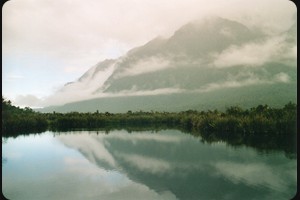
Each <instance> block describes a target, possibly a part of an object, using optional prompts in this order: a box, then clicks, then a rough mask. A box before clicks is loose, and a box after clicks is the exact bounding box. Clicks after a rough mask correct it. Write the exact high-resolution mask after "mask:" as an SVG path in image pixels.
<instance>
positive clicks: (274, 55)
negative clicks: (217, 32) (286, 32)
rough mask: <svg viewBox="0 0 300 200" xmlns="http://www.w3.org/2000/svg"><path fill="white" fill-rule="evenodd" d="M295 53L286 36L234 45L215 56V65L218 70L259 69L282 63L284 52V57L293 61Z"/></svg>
mask: <svg viewBox="0 0 300 200" xmlns="http://www.w3.org/2000/svg"><path fill="white" fill-rule="evenodd" d="M283 50H285V51H283ZM287 50H288V51H287ZM293 51H295V49H294V48H293V47H292V48H288V47H287V44H286V42H285V36H278V37H273V38H271V39H268V40H266V41H259V42H255V43H247V44H245V45H242V46H236V45H232V46H230V47H229V48H227V49H225V50H224V51H223V52H221V53H220V54H217V55H214V57H215V60H214V61H213V65H214V66H216V67H218V68H225V67H235V66H250V67H259V66H261V65H263V64H265V63H267V62H272V61H279V62H280V61H281V59H280V58H282V57H283V55H282V53H283V52H285V55H284V56H286V57H288V58H291V59H293V56H294V55H293ZM286 52H288V53H286Z"/></svg>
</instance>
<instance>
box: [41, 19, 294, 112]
mask: <svg viewBox="0 0 300 200" xmlns="http://www.w3.org/2000/svg"><path fill="white" fill-rule="evenodd" d="M295 26H296V25H295V24H294V25H293V26H292V27H291V28H290V29H289V30H287V31H286V32H284V33H281V34H279V35H275V36H272V37H271V36H268V35H266V34H262V32H259V31H258V32H254V31H253V30H250V29H249V28H248V27H246V26H244V25H243V24H241V23H239V22H236V21H232V20H227V19H224V18H218V17H215V18H210V19H204V20H202V21H194V22H190V23H188V24H186V25H183V26H182V27H181V28H179V29H178V30H177V31H175V32H174V34H173V35H172V36H171V37H169V38H162V37H156V38H154V39H153V40H150V41H149V42H147V43H146V44H144V45H142V46H139V47H136V48H133V49H131V50H129V51H128V52H127V53H126V54H125V55H124V56H121V57H120V58H117V59H106V60H104V61H102V62H99V63H98V64H96V65H94V66H93V67H91V68H90V69H89V70H88V71H87V72H85V73H84V74H83V75H82V76H81V77H80V78H79V79H78V80H77V81H74V82H72V83H68V84H66V85H65V86H64V87H63V88H62V89H61V90H60V91H58V92H57V93H56V94H54V96H53V98H55V97H57V98H61V99H63V100H65V99H73V101H74V102H80V101H82V100H84V101H86V100H89V99H95V98H96V99H97V98H98V99H99V103H101V101H100V99H101V98H120V97H121V96H143V95H147V96H148V97H149V96H151V95H152V96H157V95H164V94H167V95H169V94H172V93H174V94H177V93H185V94H189V93H199V94H202V95H207V94H208V93H209V92H218V91H217V90H216V89H218V88H223V90H227V89H231V88H238V89H240V88H241V87H248V86H253V85H254V86H255V85H265V84H271V85H272V84H273V85H274V86H275V85H278V84H291V85H292V86H293V85H294V84H296V81H297V80H296V77H295V76H294V73H296V72H297V65H296V62H295V61H296V56H295V55H294V54H293V53H294V51H295V48H296V47H295V46H296V44H295V41H296V40H295V35H296V33H295V32H296V29H295ZM262 88H263V87H262ZM291 88H293V89H290V90H289V91H288V94H282V96H283V98H284V97H285V96H288V97H289V99H286V102H284V103H287V102H288V101H294V100H295V99H296V96H295V95H293V93H294V92H295V93H296V91H295V90H294V89H295V88H294V87H291ZM203 92H206V93H205V94H204V93H203ZM253 92H254V93H253V94H252V95H254V96H257V93H260V92H259V89H256V91H253ZM264 93H265V94H267V95H268V97H269V98H270V99H271V98H272V95H273V94H272V93H269V92H268V91H264ZM68 97H69V98H68ZM186 98H188V97H186ZM142 99H143V98H142ZM142 99H140V100H138V101H142ZM169 101H170V102H172V98H171V97H170V99H169ZM202 101H203V100H202ZM209 101H210V100H208V102H209ZM269 101H271V100H266V102H265V103H268V102H269ZM115 102H117V101H115ZM150 102H151V101H150ZM66 103H71V102H68V101H65V102H63V103H62V104H66ZM119 103H120V102H118V104H119ZM157 103H158V102H156V104H157ZM201 103H204V104H205V102H201ZM226 103H227V102H224V104H226ZM240 103H241V104H242V102H240ZM121 104H122V103H121ZM170 104H172V103H170ZM66 105H67V104H66ZM125 106H126V105H125ZM166 106H167V105H166ZM169 106H170V107H174V106H175V105H174V106H172V105H169ZM95 107H97V108H99V106H96V105H95ZM112 107H113V106H112ZM116 107H119V106H116ZM150 107H151V106H150ZM158 107H160V106H159V105H153V106H152V108H153V109H155V108H158ZM175 107H176V106H175ZM179 107H180V106H179ZM187 107H188V106H187ZM191 107H194V106H193V105H191ZM56 108H58V107H56ZM130 108H133V107H130ZM166 109H168V108H166ZM44 110H47V109H44ZM48 110H49V109H48ZM122 110H123V109H122Z"/></svg>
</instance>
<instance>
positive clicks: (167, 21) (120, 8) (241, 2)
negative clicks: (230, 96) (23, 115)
mask: <svg viewBox="0 0 300 200" xmlns="http://www.w3.org/2000/svg"><path fill="white" fill-rule="evenodd" d="M296 12H297V9H296V7H295V5H294V3H293V2H291V1H288V0H253V1H245V0H205V1H203V0H84V1H83V0H10V1H8V2H6V3H5V4H4V5H3V7H2V95H3V96H4V97H5V98H8V99H10V100H12V101H13V102H16V103H17V102H21V101H22V100H24V99H25V100H26V99H27V100H28V101H35V100H38V99H42V98H45V97H47V96H49V95H51V94H53V93H54V92H55V91H56V90H57V89H58V88H60V87H61V86H63V85H64V84H65V83H67V82H70V81H75V80H76V79H77V78H79V77H80V76H81V75H82V74H83V73H84V72H85V71H87V70H88V69H89V68H91V67H92V66H93V65H95V64H97V63H98V62H100V61H103V60H104V59H106V58H118V57H120V56H122V55H123V54H125V53H126V52H127V51H128V50H130V49H131V48H133V47H136V46H140V45H143V44H145V43H146V42H148V41H149V40H151V39H153V38H155V37H156V36H159V35H160V36H164V37H169V36H171V35H172V34H173V33H174V31H176V30H177V29H178V28H179V27H181V26H182V25H184V24H185V23H187V22H189V21H191V20H197V19H201V18H203V17H206V16H207V15H209V16H211V15H213V16H220V17H224V18H228V19H232V20H236V21H238V22H241V23H243V24H245V25H246V26H248V27H255V26H259V27H262V28H263V29H264V30H265V31H266V32H267V33H269V34H272V33H279V32H281V31H285V30H287V29H288V28H289V26H290V25H291V23H292V21H293V18H294V17H295V13H296ZM17 104H18V103H17ZM20 106H22V105H20Z"/></svg>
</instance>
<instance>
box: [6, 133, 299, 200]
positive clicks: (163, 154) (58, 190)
mask: <svg viewBox="0 0 300 200" xmlns="http://www.w3.org/2000/svg"><path fill="white" fill-rule="evenodd" d="M296 187H297V160H296V159H292V158H289V157H287V156H286V155H285V153H284V152H282V151H271V152H261V151H258V150H256V149H254V148H251V147H245V146H240V147H232V146H229V145H227V144H226V143H225V142H215V143H211V144H209V143H205V142H203V140H201V137H195V136H193V135H190V134H186V133H182V132H181V131H178V130H162V131H157V132H152V131H140V132H131V133H128V132H127V131H125V130H115V131H110V132H109V133H107V132H104V131H69V132H50V131H47V132H44V133H42V134H30V135H26V136H25V135H21V136H18V137H16V138H12V137H10V138H3V137H2V193H3V194H4V196H5V197H7V198H8V199H11V200H18V199H20V200H27V199H28V200H48V199H49V200H50V199H51V200H76V199H78V200H82V199H101V200H118V199H120V200H121V199H122V200H135V199H137V200H140V199H143V200H147V199H149V200H158V199H163V200H175V199H177V200H185V199H186V200H193V199H197V200H198V199H204V200H209V199H218V200H219V199H230V200H232V199H277V200H278V199H282V200H287V199H291V198H292V197H293V196H294V195H295V194H296V190H297V188H296Z"/></svg>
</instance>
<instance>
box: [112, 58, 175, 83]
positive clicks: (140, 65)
mask: <svg viewBox="0 0 300 200" xmlns="http://www.w3.org/2000/svg"><path fill="white" fill-rule="evenodd" d="M170 67H171V66H170V61H169V60H167V59H165V58H162V57H149V58H146V59H141V60H138V61H137V62H136V63H134V64H131V65H130V67H129V68H125V69H124V70H123V71H121V72H119V73H117V74H116V76H115V78H121V77H125V76H136V75H140V74H146V73H151V72H156V71H160V70H164V69H167V68H170Z"/></svg>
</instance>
